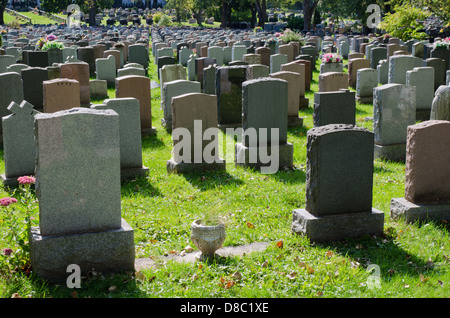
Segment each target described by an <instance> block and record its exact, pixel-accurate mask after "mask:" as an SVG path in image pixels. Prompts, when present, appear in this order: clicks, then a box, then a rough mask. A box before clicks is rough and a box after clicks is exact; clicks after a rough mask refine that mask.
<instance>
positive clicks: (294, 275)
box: [286, 272, 297, 279]
mask: <svg viewBox="0 0 450 318" xmlns="http://www.w3.org/2000/svg"><path fill="white" fill-rule="evenodd" d="M286 277H287V278H289V279H295V278H296V277H297V273H296V272H292V273H290V274H287V275H286Z"/></svg>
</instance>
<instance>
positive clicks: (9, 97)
mask: <svg viewBox="0 0 450 318" xmlns="http://www.w3.org/2000/svg"><path fill="white" fill-rule="evenodd" d="M0 92H1V98H0V117H1V118H3V117H4V116H7V115H10V114H11V113H10V111H9V110H8V107H9V105H10V104H11V102H15V103H17V104H20V103H22V101H23V100H24V97H23V86H22V77H21V76H20V75H19V74H18V73H16V72H7V73H1V74H0ZM0 128H1V126H0ZM0 131H1V130H0Z"/></svg>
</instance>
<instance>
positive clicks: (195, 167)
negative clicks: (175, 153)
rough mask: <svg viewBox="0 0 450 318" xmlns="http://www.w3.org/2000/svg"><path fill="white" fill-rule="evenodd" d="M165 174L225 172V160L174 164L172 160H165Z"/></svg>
mask: <svg viewBox="0 0 450 318" xmlns="http://www.w3.org/2000/svg"><path fill="white" fill-rule="evenodd" d="M166 168H167V172H168V173H189V172H196V171H225V170H226V162H225V160H223V159H221V158H218V159H216V161H214V162H212V163H207V162H199V163H197V162H175V160H174V159H173V158H172V159H170V160H167V165H166Z"/></svg>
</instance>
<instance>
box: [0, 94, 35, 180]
mask: <svg viewBox="0 0 450 318" xmlns="http://www.w3.org/2000/svg"><path fill="white" fill-rule="evenodd" d="M8 110H9V111H10V112H11V115H8V116H4V117H3V118H2V129H3V150H4V154H3V159H4V162H5V174H4V175H2V179H3V184H4V185H7V186H15V185H17V178H18V177H20V176H30V175H34V168H35V159H36V147H35V144H34V115H35V114H37V113H38V112H37V111H36V110H35V109H34V108H33V105H31V104H30V103H28V102H27V101H23V102H22V103H21V104H20V105H19V104H17V103H15V102H11V104H10V105H9V106H8Z"/></svg>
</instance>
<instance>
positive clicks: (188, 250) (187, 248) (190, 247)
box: [183, 245, 194, 253]
mask: <svg viewBox="0 0 450 318" xmlns="http://www.w3.org/2000/svg"><path fill="white" fill-rule="evenodd" d="M183 250H184V251H186V253H190V252H192V251H193V250H194V249H193V248H192V246H190V245H188V246H186V247H185V248H184V249H183Z"/></svg>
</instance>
